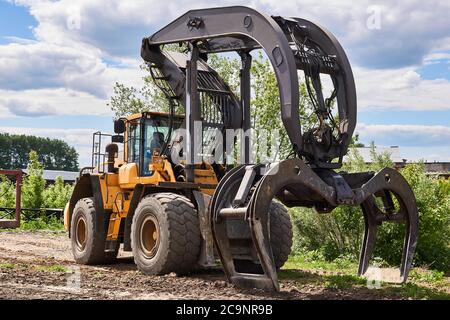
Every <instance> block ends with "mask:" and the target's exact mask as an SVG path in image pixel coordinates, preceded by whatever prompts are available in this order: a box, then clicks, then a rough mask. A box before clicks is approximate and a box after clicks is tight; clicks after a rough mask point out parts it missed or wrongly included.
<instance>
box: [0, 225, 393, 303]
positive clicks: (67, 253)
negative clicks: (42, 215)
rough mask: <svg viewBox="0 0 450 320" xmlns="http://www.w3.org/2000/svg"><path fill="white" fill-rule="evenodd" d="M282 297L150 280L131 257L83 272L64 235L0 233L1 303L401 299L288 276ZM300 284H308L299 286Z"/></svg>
mask: <svg viewBox="0 0 450 320" xmlns="http://www.w3.org/2000/svg"><path fill="white" fill-rule="evenodd" d="M289 272H291V273H292V272H294V273H295V274H296V277H295V278H296V280H290V279H289V277H287V279H286V277H283V280H281V281H280V283H281V291H280V292H279V293H269V292H264V291H261V290H256V289H248V290H247V289H245V290H244V289H239V288H236V287H234V286H233V285H231V284H229V283H227V282H226V281H225V276H224V274H223V272H222V271H221V270H220V268H218V269H217V270H202V271H198V272H196V273H194V274H191V275H189V276H186V277H177V276H176V275H173V274H170V275H166V276H146V275H144V274H142V273H140V272H139V271H138V270H137V269H136V267H135V265H134V262H133V259H132V257H131V256H130V255H129V253H123V252H121V253H120V254H119V259H118V261H117V263H115V264H113V265H109V266H79V265H76V264H75V263H74V261H73V258H72V253H71V250H70V241H69V239H68V237H67V235H66V234H65V233H62V232H60V233H55V232H25V231H14V232H0V299H396V298H400V297H396V296H389V297H386V296H385V295H384V296H383V295H382V294H381V293H379V292H378V291H377V290H373V289H368V288H366V287H365V286H360V287H358V288H355V287H351V288H346V289H336V288H329V287H324V286H318V285H317V283H316V282H315V281H314V277H315V275H313V274H311V273H308V272H307V271H302V270H289ZM298 279H303V280H302V281H298Z"/></svg>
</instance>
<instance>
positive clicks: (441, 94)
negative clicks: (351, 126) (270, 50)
mask: <svg viewBox="0 0 450 320" xmlns="http://www.w3.org/2000/svg"><path fill="white" fill-rule="evenodd" d="M236 4H243V2H242V1H228V0H222V1H211V0H208V1H206V0H191V1H184V0H178V1H173V0H166V1H160V0H142V1H141V0H122V1H119V0H95V1H94V0H77V1H69V0H61V1H49V0H17V1H6V0H0V131H4V132H10V133H27V134H35V135H40V136H48V137H57V138H61V139H63V140H65V141H67V142H68V143H69V144H71V145H74V146H75V147H76V148H77V150H78V152H79V153H80V164H81V165H86V164H88V163H89V161H90V160H89V159H90V143H91V134H92V132H93V131H96V130H98V129H100V130H102V131H106V132H108V131H111V128H112V114H111V112H110V110H109V108H108V107H107V105H106V103H107V101H108V97H109V96H110V95H111V92H112V88H113V85H114V83H115V82H116V81H120V82H123V83H126V84H128V85H139V84H140V80H141V77H142V73H141V71H140V70H139V64H140V62H141V61H140V56H139V52H140V44H141V39H142V37H144V36H149V35H150V34H152V33H153V32H154V31H156V30H158V29H159V28H160V27H161V26H163V25H165V24H166V23H168V22H170V21H171V20H172V19H174V18H176V17H177V16H179V15H181V14H183V13H184V12H185V11H187V10H188V9H191V8H192V9H193V8H202V7H211V6H226V5H236ZM245 5H248V6H251V7H254V8H256V9H259V10H262V11H264V12H266V13H269V14H272V15H282V16H297V17H302V18H306V19H310V20H312V21H315V22H318V23H320V24H321V25H323V26H325V27H327V28H328V29H330V30H331V31H332V32H333V33H334V34H335V35H336V36H337V38H338V39H339V40H340V42H341V43H342V45H343V47H344V48H345V49H346V52H347V54H348V56H349V59H350V62H351V64H352V66H353V70H354V73H355V80H356V86H357V92H358V108H359V111H358V127H357V132H358V133H359V135H360V138H361V140H362V142H365V143H369V142H370V141H372V140H373V141H375V143H376V144H377V145H380V146H391V145H398V146H400V149H401V155H402V156H403V158H406V159H408V160H417V159H425V160H428V161H434V160H437V161H450V2H449V1H448V0H428V1H423V0H420V1H415V0H399V1H395V2H393V1H384V0H371V1H366V0H360V1H351V0H348V1H344V0H340V1H337V0H297V1H296V0H283V1H280V0H254V1H246V2H245Z"/></svg>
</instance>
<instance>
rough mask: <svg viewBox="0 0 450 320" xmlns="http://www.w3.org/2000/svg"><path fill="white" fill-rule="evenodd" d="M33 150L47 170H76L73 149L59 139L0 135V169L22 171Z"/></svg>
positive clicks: (75, 158) (76, 156) (74, 151)
mask: <svg viewBox="0 0 450 320" xmlns="http://www.w3.org/2000/svg"><path fill="white" fill-rule="evenodd" d="M31 150H35V151H36V152H37V153H38V154H39V161H40V162H41V163H42V164H43V166H44V168H45V169H47V170H65V171H77V170H78V154H77V152H76V150H75V148H73V147H71V146H69V145H68V144H67V143H66V142H64V141H62V140H59V139H49V138H42V137H36V136H27V135H10V134H8V133H0V168H3V169H22V168H25V167H26V166H27V163H28V161H29V153H30V151H31Z"/></svg>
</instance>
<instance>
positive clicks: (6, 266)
mask: <svg viewBox="0 0 450 320" xmlns="http://www.w3.org/2000/svg"><path fill="white" fill-rule="evenodd" d="M15 267H16V266H15V265H14V264H13V263H9V262H7V263H0V269H9V270H11V269H14V268H15Z"/></svg>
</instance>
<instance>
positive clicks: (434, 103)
mask: <svg viewBox="0 0 450 320" xmlns="http://www.w3.org/2000/svg"><path fill="white" fill-rule="evenodd" d="M353 72H354V74H355V82H356V89H357V95H358V108H359V109H360V110H368V109H371V110H400V109H401V110H450V99H449V97H450V96H449V93H450V81H448V80H446V79H435V80H425V79H422V78H421V77H420V75H419V74H418V73H417V72H415V71H414V70H413V68H402V69H393V70H371V69H365V68H360V67H354V68H353Z"/></svg>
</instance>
